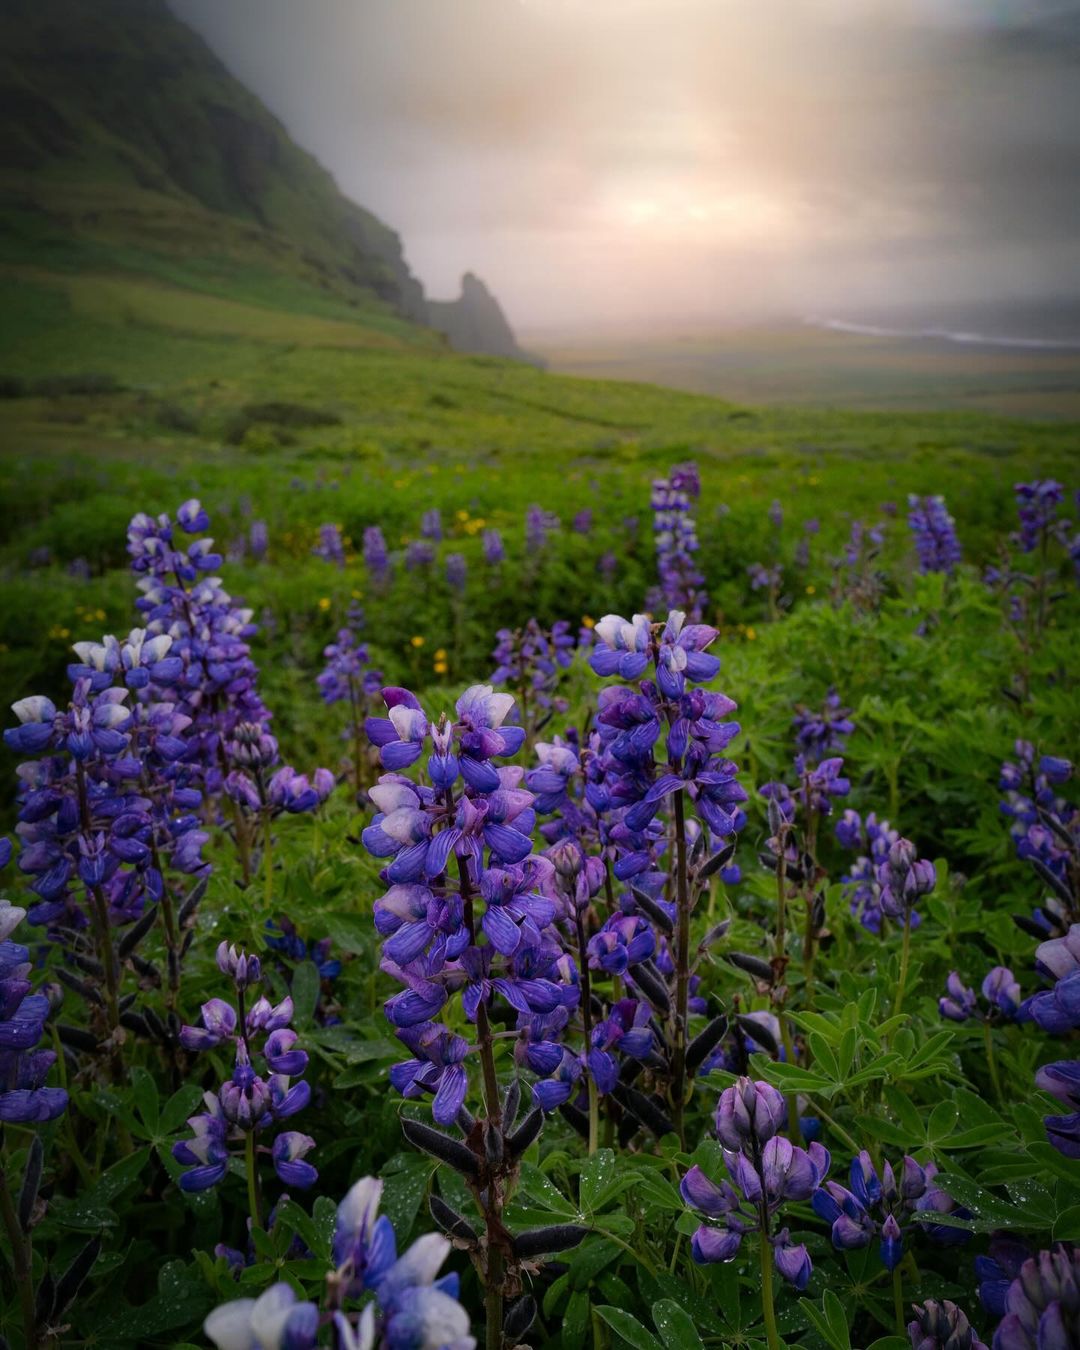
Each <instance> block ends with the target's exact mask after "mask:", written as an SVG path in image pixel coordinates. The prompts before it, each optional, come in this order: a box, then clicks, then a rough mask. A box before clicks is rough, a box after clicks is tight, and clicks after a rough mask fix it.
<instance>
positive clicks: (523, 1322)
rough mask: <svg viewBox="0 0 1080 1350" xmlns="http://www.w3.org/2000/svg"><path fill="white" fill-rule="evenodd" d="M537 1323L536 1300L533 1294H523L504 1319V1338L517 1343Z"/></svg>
mask: <svg viewBox="0 0 1080 1350" xmlns="http://www.w3.org/2000/svg"><path fill="white" fill-rule="evenodd" d="M535 1321H536V1300H535V1299H534V1298H533V1297H532V1295H531V1294H522V1296H521V1298H519V1299H515V1300H514V1302H513V1303H511V1304H510V1306H509V1308H507V1310H506V1316H505V1317H504V1318H503V1336H505V1338H506V1339H507V1340H508V1341H516V1340H518V1339H519V1338H520V1337H522V1336H524V1335H525V1333H526V1332H527V1331H528V1329H529V1328H530V1327H531V1326H532V1324H533V1323H534V1322H535Z"/></svg>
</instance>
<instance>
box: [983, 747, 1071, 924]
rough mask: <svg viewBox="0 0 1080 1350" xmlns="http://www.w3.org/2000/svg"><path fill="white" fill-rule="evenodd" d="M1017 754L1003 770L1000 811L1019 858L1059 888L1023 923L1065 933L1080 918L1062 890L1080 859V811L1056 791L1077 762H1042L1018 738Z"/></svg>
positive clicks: (1043, 759) (1068, 886) (1066, 889)
mask: <svg viewBox="0 0 1080 1350" xmlns="http://www.w3.org/2000/svg"><path fill="white" fill-rule="evenodd" d="M1015 752H1016V759H1015V760H1006V761H1005V762H1004V763H1003V764H1002V766H1001V777H1000V779H999V786H1000V787H1001V788H1002V789H1003V791H1004V797H1003V800H1002V802H1001V812H1002V814H1003V815H1004V816H1006V817H1007V818H1009V819H1010V820H1011V821H1012V824H1011V826H1010V831H1009V832H1010V834H1011V835H1012V838H1013V840H1014V842H1015V845H1016V854H1017V857H1018V858H1021V859H1023V860H1024V861H1025V862H1028V863H1030V864H1031V866H1032V867H1033V868H1034V869H1035V871H1036V872H1037V873H1038V874H1039V877H1040V879H1041V880H1043V881H1046V880H1047V879H1048V878H1051V877H1052V878H1053V881H1052V882H1051V885H1052V886H1053V888H1054V889H1053V890H1052V892H1051V893H1050V895H1049V896H1048V897H1047V899H1046V900H1044V902H1043V904H1042V906H1041V907H1040V908H1039V909H1037V910H1036V911H1035V914H1034V915H1033V917H1032V920H1031V921H1030V923H1029V921H1028V920H1026V919H1025V920H1023V921H1022V922H1023V924H1024V925H1025V927H1026V928H1027V931H1030V932H1032V933H1033V934H1036V935H1039V936H1041V935H1043V934H1046V935H1053V934H1058V933H1064V932H1065V931H1066V930H1067V929H1068V927H1069V925H1070V924H1071V923H1072V922H1073V920H1074V919H1075V918H1076V917H1077V915H1076V913H1075V905H1069V904H1066V902H1065V899H1064V895H1063V894H1062V892H1065V893H1068V892H1069V890H1070V889H1071V888H1072V885H1073V882H1072V875H1073V868H1074V866H1075V859H1076V858H1077V857H1078V856H1080V811H1078V810H1077V808H1076V806H1074V805H1073V803H1072V802H1070V801H1069V800H1068V799H1067V798H1065V797H1063V796H1061V795H1059V793H1058V792H1057V791H1056V789H1057V788H1059V787H1061V786H1063V785H1064V784H1065V783H1067V782H1069V780H1070V779H1071V777H1072V764H1071V763H1070V762H1069V761H1068V760H1067V759H1062V758H1061V757H1059V756H1056V755H1043V756H1041V757H1039V758H1038V759H1037V758H1036V754H1035V747H1034V746H1033V745H1032V744H1031V743H1030V742H1029V741H1023V740H1018V741H1017V742H1016V743H1015Z"/></svg>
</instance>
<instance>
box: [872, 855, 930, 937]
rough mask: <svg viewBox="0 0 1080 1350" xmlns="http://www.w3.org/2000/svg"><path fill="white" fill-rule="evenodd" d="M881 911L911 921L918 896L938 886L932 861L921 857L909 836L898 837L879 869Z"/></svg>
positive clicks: (904, 920)
mask: <svg viewBox="0 0 1080 1350" xmlns="http://www.w3.org/2000/svg"><path fill="white" fill-rule="evenodd" d="M877 880H878V885H879V886H880V887H881V895H880V905H881V912H882V913H883V914H885V915H886V916H887V917H888V918H890V919H898V920H901V921H903V922H905V923H907V922H908V921H909V918H910V916H911V914H912V913H913V910H914V906H915V905H916V903H917V902H918V900H919V898H920V897H921V896H924V895H929V894H930V892H931V891H932V890H933V889H934V887H935V886H936V885H937V872H936V870H935V868H934V864H933V863H932V862H928V861H927V860H926V859H920V858H919V856H918V852H917V851H916V848H915V845H914V844H913V843H912V842H911V840H910V839H897V840H896V841H895V842H894V843H893V844H890V846H889V852H888V856H887V857H886V859H885V861H884V862H882V863H881V864H880V865H879V867H878V869H877Z"/></svg>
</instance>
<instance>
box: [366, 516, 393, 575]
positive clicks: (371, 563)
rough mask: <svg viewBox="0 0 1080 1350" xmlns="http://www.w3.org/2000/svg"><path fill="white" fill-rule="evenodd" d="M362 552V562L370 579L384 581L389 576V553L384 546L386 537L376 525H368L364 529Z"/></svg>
mask: <svg viewBox="0 0 1080 1350" xmlns="http://www.w3.org/2000/svg"><path fill="white" fill-rule="evenodd" d="M363 554H364V563H365V565H366V567H367V569H368V571H369V572H370V573H371V576H372V579H373V580H374V581H377V582H383V581H386V580H387V579H388V577H389V576H390V554H389V552H388V550H387V547H386V539H385V538H384V537H383V532H382V530H381V529H380V527H379V526H378V525H369V526H368V527H367V528H366V529H365V530H364V545H363Z"/></svg>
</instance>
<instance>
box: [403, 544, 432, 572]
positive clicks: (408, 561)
mask: <svg viewBox="0 0 1080 1350" xmlns="http://www.w3.org/2000/svg"><path fill="white" fill-rule="evenodd" d="M434 561H435V546H434V545H433V544H430V543H428V541H427V540H426V539H414V540H413V541H412V542H411V543H410V544H409V545H408V546H407V547H406V549H405V570H406V571H407V572H418V571H420V570H421V569H422V568H424V567H430V566H431V564H432V563H433V562H434Z"/></svg>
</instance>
